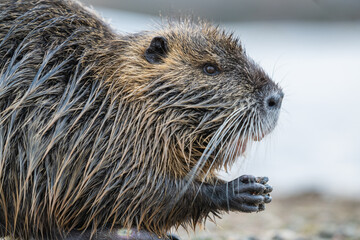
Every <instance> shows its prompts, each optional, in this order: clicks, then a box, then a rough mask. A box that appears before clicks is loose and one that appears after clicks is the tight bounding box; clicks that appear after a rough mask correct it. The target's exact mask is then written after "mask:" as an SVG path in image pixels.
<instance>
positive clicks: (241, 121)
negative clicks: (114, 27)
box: [124, 21, 283, 177]
mask: <svg viewBox="0 0 360 240" xmlns="http://www.w3.org/2000/svg"><path fill="white" fill-rule="evenodd" d="M129 44H130V49H133V50H134V51H133V52H132V53H131V54H133V56H131V57H129V59H135V61H136V63H132V64H129V65H128V69H127V66H124V69H126V70H125V72H127V73H128V72H136V73H138V74H139V75H140V76H141V79H139V77H138V76H135V79H134V81H133V82H136V87H135V90H134V89H133V91H132V94H133V95H134V96H136V99H137V100H139V99H141V100H143V101H144V102H145V104H146V108H147V109H148V110H149V111H147V114H150V115H151V117H146V118H147V119H148V120H149V121H152V124H151V126H153V127H154V128H156V127H159V129H161V134H159V138H154V141H155V142H156V141H162V143H161V144H159V146H162V147H163V151H162V153H161V156H162V157H161V158H160V159H161V160H160V161H161V163H160V164H159V165H162V163H164V162H166V165H165V166H166V170H165V169H164V170H165V171H167V172H170V173H172V174H174V175H177V176H182V177H184V176H186V175H188V174H189V173H191V174H193V173H196V175H197V177H199V176H202V177H204V176H205V175H206V176H210V175H212V173H213V171H214V170H217V169H220V168H222V167H227V166H228V165H231V163H233V162H234V160H235V159H236V157H237V156H239V155H240V154H241V153H242V152H244V151H245V148H246V145H247V143H248V141H253V140H256V141H258V140H261V139H262V138H263V137H264V136H265V135H266V134H268V133H269V132H270V131H271V130H272V129H273V128H274V127H275V125H276V122H277V119H278V116H279V110H280V106H281V102H282V98H283V93H282V91H281V89H280V88H279V87H278V86H277V85H276V84H275V83H274V82H273V81H272V80H271V79H270V78H269V77H268V75H267V74H266V73H265V72H264V71H263V70H262V69H261V68H260V67H259V66H258V65H257V64H256V63H254V61H253V60H252V59H251V58H249V57H248V56H247V54H246V53H245V50H244V49H243V47H242V46H241V44H240V42H239V41H238V39H236V38H235V37H234V36H233V35H232V34H227V33H226V32H224V31H223V30H220V29H219V28H218V27H214V26H212V25H210V24H208V23H193V22H190V21H185V22H181V23H170V24H168V25H166V26H165V27H164V28H163V29H160V30H159V31H156V32H151V33H145V34H142V35H141V36H137V37H136V41H133V42H132V41H130V43H129ZM139 44H140V45H141V47H139ZM125 79H126V78H125ZM127 79H129V78H127ZM155 144H156V143H155ZM169 168H170V169H171V170H170V169H169Z"/></svg>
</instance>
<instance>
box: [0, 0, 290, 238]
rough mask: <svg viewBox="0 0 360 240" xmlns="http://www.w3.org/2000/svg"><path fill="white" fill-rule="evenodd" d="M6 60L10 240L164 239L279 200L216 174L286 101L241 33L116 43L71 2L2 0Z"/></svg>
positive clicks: (0, 102) (179, 31)
mask: <svg viewBox="0 0 360 240" xmlns="http://www.w3.org/2000/svg"><path fill="white" fill-rule="evenodd" d="M0 56H1V61H0V124H1V127H0V153H1V154H0V223H1V228H0V233H1V235H3V236H5V235H10V236H12V237H14V238H15V237H18V238H22V239H29V238H31V237H35V238H60V236H64V235H66V233H67V232H70V231H72V230H88V229H90V230H93V232H96V231H98V230H99V229H105V228H106V229H109V228H110V229H112V228H118V227H125V228H131V227H136V228H139V229H145V230H148V231H150V232H154V233H156V234H159V235H162V234H165V233H166V231H167V230H168V229H170V228H171V227H173V226H179V225H185V226H186V225H189V224H191V225H195V224H196V223H201V222H203V221H204V220H205V219H206V218H207V217H208V216H209V214H211V213H213V214H215V215H217V214H219V213H220V212H222V211H230V210H231V211H244V212H254V211H260V210H263V208H264V204H265V203H268V202H270V197H269V196H268V193H269V192H270V191H271V187H270V186H268V185H266V182H267V179H266V178H254V177H252V176H243V177H241V178H239V179H236V180H234V181H232V182H229V183H225V182H223V181H221V180H219V179H217V178H216V175H215V171H216V170H217V169H220V168H222V167H224V166H227V165H231V164H232V162H233V161H234V159H235V158H236V156H238V155H239V154H241V153H242V152H243V151H244V150H245V146H246V143H247V142H248V141H253V140H260V139H261V138H262V137H263V136H264V135H265V134H267V133H269V132H270V131H271V130H272V129H273V128H274V127H275V125H276V122H277V118H278V115H279V109H280V105H281V100H282V98H283V93H282V91H281V90H280V89H279V88H278V86H277V85H276V84H274V83H273V82H272V81H271V80H270V79H269V77H268V76H267V75H266V74H265V73H264V72H263V70H262V69H261V68H260V67H259V66H257V65H256V64H255V63H254V62H253V61H252V60H251V59H249V58H248V57H247V56H246V55H245V53H244V50H243V49H242V47H241V45H240V43H239V41H238V40H236V39H235V38H234V37H233V36H232V35H231V34H226V33H225V32H223V31H222V30H220V29H218V28H217V27H214V26H212V25H210V24H208V23H204V22H198V23H194V22H191V21H188V20H181V21H179V22H169V23H166V24H164V25H163V27H162V28H161V29H159V30H157V31H149V32H141V33H137V34H129V35H118V34H115V33H114V32H113V31H112V30H111V29H110V28H109V27H108V26H107V25H106V24H104V23H103V22H102V21H101V20H100V19H99V18H98V17H96V16H95V15H94V14H93V13H91V12H89V11H88V10H86V9H84V8H83V7H81V6H80V5H79V4H77V3H74V2H72V1H70V0H65V1H60V0H55V1H50V0H28V1H10V0H5V1H3V2H2V3H0Z"/></svg>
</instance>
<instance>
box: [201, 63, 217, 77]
mask: <svg viewBox="0 0 360 240" xmlns="http://www.w3.org/2000/svg"><path fill="white" fill-rule="evenodd" d="M203 71H204V73H205V74H206V75H210V76H214V75H217V74H219V73H220V70H219V68H218V67H217V66H216V65H214V64H210V63H207V64H205V65H204V68H203Z"/></svg>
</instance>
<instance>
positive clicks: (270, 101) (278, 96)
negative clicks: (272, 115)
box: [265, 92, 284, 110]
mask: <svg viewBox="0 0 360 240" xmlns="http://www.w3.org/2000/svg"><path fill="white" fill-rule="evenodd" d="M283 97H284V94H283V93H282V92H277V93H273V94H271V95H270V96H268V97H267V98H266V100H265V105H266V107H267V108H268V109H270V110H271V109H274V110H276V109H279V108H280V106H281V102H282V99H283Z"/></svg>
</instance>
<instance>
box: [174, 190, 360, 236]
mask: <svg viewBox="0 0 360 240" xmlns="http://www.w3.org/2000/svg"><path fill="white" fill-rule="evenodd" d="M178 235H179V236H180V237H181V239H182V240H186V239H191V240H213V239H216V240H310V239H311V240H312V239H314V240H329V239H332V240H360V201H359V200H358V201H355V200H349V199H338V198H332V197H325V196H320V195H318V194H304V195H302V196H297V197H289V198H282V199H278V198H276V197H275V198H274V199H273V201H272V203H270V204H268V205H267V208H266V210H265V211H264V212H261V213H253V214H244V213H231V214H226V215H223V219H218V220H216V224H214V223H212V222H207V224H206V226H205V229H197V230H196V232H195V233H193V232H192V231H189V234H188V233H186V232H185V231H184V230H181V229H180V230H179V231H178Z"/></svg>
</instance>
